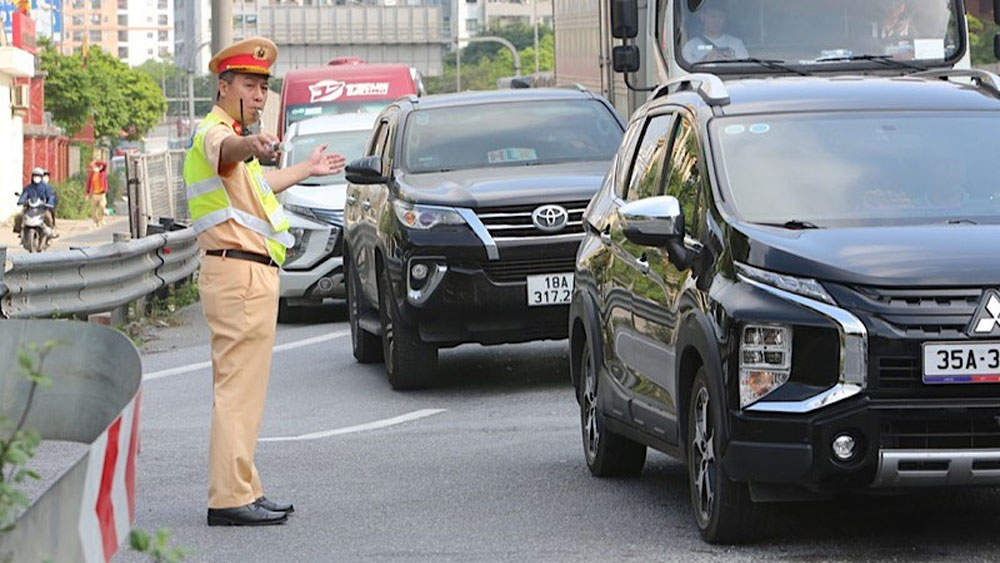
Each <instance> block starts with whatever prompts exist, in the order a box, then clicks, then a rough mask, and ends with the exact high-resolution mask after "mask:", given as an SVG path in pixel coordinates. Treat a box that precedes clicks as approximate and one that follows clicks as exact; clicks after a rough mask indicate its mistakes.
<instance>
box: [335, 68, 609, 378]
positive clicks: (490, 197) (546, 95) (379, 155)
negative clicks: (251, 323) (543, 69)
mask: <svg viewBox="0 0 1000 563" xmlns="http://www.w3.org/2000/svg"><path fill="white" fill-rule="evenodd" d="M623 130H624V124H623V123H622V122H621V121H620V119H619V118H618V116H617V114H616V113H615V111H614V109H613V108H612V107H611V105H610V104H608V102H607V101H606V100H605V99H603V98H601V97H599V96H596V95H594V94H592V93H590V92H588V91H586V90H583V89H578V88H567V89H545V90H541V89H540V90H533V89H530V90H507V91H499V92H476V93H462V94H454V95H445V96H430V97H424V98H419V99H418V98H416V97H410V98H403V99H401V100H398V101H397V102H396V103H394V104H392V105H390V106H389V107H388V108H387V109H386V110H385V111H383V112H382V114H381V115H380V116H379V118H378V121H377V123H376V125H375V131H374V133H373V135H372V138H371V141H370V143H369V146H368V147H367V151H366V153H365V155H366V156H364V157H363V158H361V159H359V160H356V161H354V162H352V163H351V164H350V165H348V167H347V180H348V182H350V184H349V187H348V189H347V201H346V205H345V216H344V217H345V237H346V238H345V240H346V248H345V266H346V269H347V273H346V276H347V300H348V312H349V319H350V326H351V335H352V342H353V348H354V356H355V357H356V358H357V359H358V360H359V361H361V362H376V361H379V360H382V359H384V361H385V368H386V373H387V375H388V378H389V383H390V384H391V385H392V387H393V388H395V389H412V388H417V387H423V386H426V385H428V384H430V383H433V375H434V372H435V368H436V365H437V355H438V349H439V348H445V347H449V346H457V345H459V344H463V343H467V342H478V343H481V344H503V343H513V342H526V341H530V340H541V339H562V338H566V335H567V333H566V316H567V314H568V310H569V299H570V295H571V289H572V287H573V262H574V257H575V255H576V249H577V247H578V246H579V245H580V241H581V240H582V239H583V228H582V224H581V221H582V217H583V211H584V209H585V208H586V206H587V203H588V202H589V201H590V199H591V198H592V197H593V196H594V194H595V193H597V190H598V189H599V188H600V186H601V182H602V180H603V178H604V175H605V173H606V172H607V169H608V166H609V164H610V162H611V159H612V157H613V156H614V154H615V152H616V151H617V150H618V145H619V143H620V141H621V137H622V133H623Z"/></svg>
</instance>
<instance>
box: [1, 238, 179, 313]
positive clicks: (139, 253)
mask: <svg viewBox="0 0 1000 563" xmlns="http://www.w3.org/2000/svg"><path fill="white" fill-rule="evenodd" d="M4 254H5V250H4V249H2V248H0V265H2V264H3V262H4ZM7 261H8V262H9V263H10V265H11V267H10V269H9V270H7V271H6V272H4V271H2V268H0V317H6V318H30V317H35V318H39V317H51V316H61V315H86V314H91V313H103V312H107V311H111V310H114V309H116V308H118V307H121V306H123V305H127V304H128V303H131V302H132V301H136V300H138V299H140V298H142V297H144V296H146V295H149V294H151V293H154V292H156V291H158V290H160V289H162V288H164V287H166V286H167V285H168V284H172V283H176V282H178V281H180V280H182V279H184V278H186V277H188V276H190V275H191V274H192V273H194V271H195V269H197V267H198V246H197V243H196V238H195V234H194V231H193V230H192V229H190V228H187V229H182V230H179V231H170V232H167V233H162V234H155V235H149V236H147V237H144V238H141V239H138V240H133V241H128V242H116V243H112V244H107V245H103V246H97V247H91V248H78V249H73V250H63V251H56V252H43V253H40V254H18V255H14V256H10V257H9V258H7Z"/></svg>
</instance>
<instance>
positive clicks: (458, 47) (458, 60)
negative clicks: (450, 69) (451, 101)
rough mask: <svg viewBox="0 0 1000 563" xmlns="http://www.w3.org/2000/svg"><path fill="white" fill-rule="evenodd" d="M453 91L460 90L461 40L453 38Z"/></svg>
mask: <svg viewBox="0 0 1000 563" xmlns="http://www.w3.org/2000/svg"><path fill="white" fill-rule="evenodd" d="M455 91H456V92H461V91H462V42H461V41H460V40H459V39H458V37H456V38H455Z"/></svg>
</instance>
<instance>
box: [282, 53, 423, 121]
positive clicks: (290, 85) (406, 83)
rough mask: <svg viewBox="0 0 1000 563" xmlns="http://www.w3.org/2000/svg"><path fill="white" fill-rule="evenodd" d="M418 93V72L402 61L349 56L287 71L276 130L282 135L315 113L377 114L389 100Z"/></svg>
mask: <svg viewBox="0 0 1000 563" xmlns="http://www.w3.org/2000/svg"><path fill="white" fill-rule="evenodd" d="M420 93H422V88H421V86H420V75H419V73H417V71H416V70H415V69H413V68H412V67H409V66H407V65H405V64H391V63H366V62H364V61H363V60H361V59H358V58H353V57H352V58H340V59H333V60H331V61H330V62H329V63H327V65H326V66H322V67H315V68H304V69H296V70H290V71H288V72H287V73H286V74H285V81H284V83H283V84H282V87H281V115H280V117H279V118H278V133H279V136H281V137H284V134H285V130H286V129H288V126H289V125H291V124H292V123H295V122H296V121H299V120H302V119H308V118H310V117H316V116H319V115H336V114H341V113H378V112H380V111H382V108H384V107H385V106H387V105H389V102H391V101H392V100H395V99H397V98H399V97H401V96H406V95H408V94H420Z"/></svg>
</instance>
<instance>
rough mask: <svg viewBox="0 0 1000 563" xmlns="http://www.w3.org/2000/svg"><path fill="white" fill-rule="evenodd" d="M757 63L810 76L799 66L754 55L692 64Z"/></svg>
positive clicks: (772, 68)
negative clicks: (798, 67) (791, 65)
mask: <svg viewBox="0 0 1000 563" xmlns="http://www.w3.org/2000/svg"><path fill="white" fill-rule="evenodd" d="M747 63H751V64H755V65H758V66H762V67H764V68H769V69H771V70H782V71H784V72H790V73H792V74H797V75H799V76H810V74H809V73H808V72H804V71H801V70H799V69H797V68H792V67H790V66H788V64H787V63H785V61H782V60H777V59H758V58H754V57H746V58H743V59H725V60H721V61H701V62H697V63H694V64H693V65H691V66H701V65H719V64H747Z"/></svg>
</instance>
